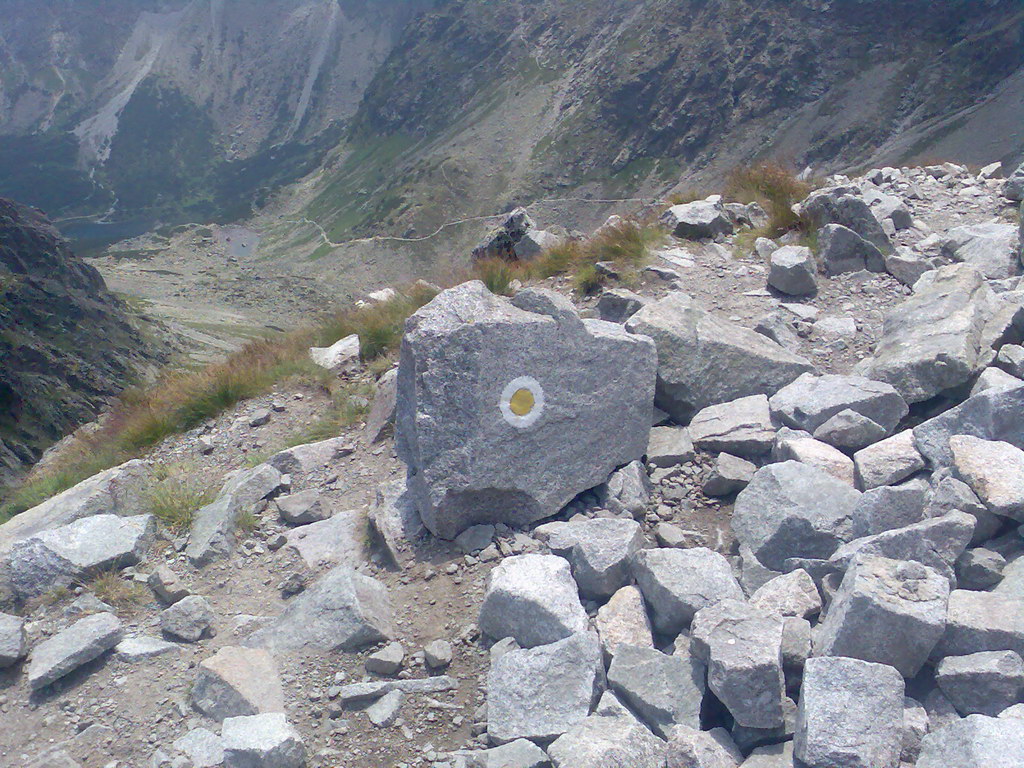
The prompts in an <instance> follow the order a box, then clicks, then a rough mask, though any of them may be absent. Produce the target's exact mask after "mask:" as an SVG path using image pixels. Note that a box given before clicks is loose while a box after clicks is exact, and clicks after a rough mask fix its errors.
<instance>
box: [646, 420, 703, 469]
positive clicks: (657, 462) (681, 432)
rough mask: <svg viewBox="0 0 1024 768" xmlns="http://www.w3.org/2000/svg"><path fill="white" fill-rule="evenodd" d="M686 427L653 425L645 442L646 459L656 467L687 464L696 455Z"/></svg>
mask: <svg viewBox="0 0 1024 768" xmlns="http://www.w3.org/2000/svg"><path fill="white" fill-rule="evenodd" d="M696 455H697V454H696V453H695V452H694V450H693V441H692V440H690V432H689V430H687V429H686V427H654V429H652V430H651V437H650V440H649V441H648V443H647V461H648V462H650V463H651V464H653V465H654V466H656V467H676V466H679V465H680V464H688V463H689V462H691V461H693V460H694V458H695V457H696Z"/></svg>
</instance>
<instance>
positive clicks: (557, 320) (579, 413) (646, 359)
mask: <svg viewBox="0 0 1024 768" xmlns="http://www.w3.org/2000/svg"><path fill="white" fill-rule="evenodd" d="M520 306H523V307H525V309H520ZM655 366H656V354H655V349H654V345H653V343H652V342H651V340H650V339H647V338H644V337H643V336H637V335H634V334H630V333H627V332H625V331H624V330H623V329H622V327H621V326H618V325H614V324H611V323H604V322H602V321H596V320H581V319H580V318H579V316H578V315H577V314H576V312H575V310H574V309H573V308H572V305H571V304H570V303H569V302H568V301H567V300H566V299H564V298H562V297H560V296H558V295H557V294H552V293H549V292H545V291H541V290H533V291H523V292H521V293H520V294H519V295H518V296H517V297H516V301H515V302H513V303H509V302H508V301H506V300H504V299H501V298H498V297H497V296H494V295H493V294H491V293H490V292H489V291H488V290H487V289H486V288H485V287H484V285H483V283H480V282H477V281H474V282H470V283H465V284H463V285H460V286H457V287H455V288H452V289H450V290H447V291H444V292H442V293H441V294H439V295H438V296H437V298H435V299H434V300H433V301H432V302H430V303H429V304H427V305H426V306H425V307H423V308H422V309H420V310H419V311H418V312H417V313H415V314H414V315H413V316H412V317H411V318H410V319H409V322H408V324H407V327H406V335H405V339H404V341H403V343H402V354H401V363H400V366H399V372H398V409H397V423H396V426H397V450H398V452H399V455H400V456H401V458H402V459H403V460H404V461H405V463H406V465H407V467H408V472H409V479H408V483H409V490H410V491H411V493H412V496H413V498H414V499H415V500H416V502H417V506H418V507H419V511H420V515H421V517H422V519H423V524H424V525H425V526H426V527H427V528H428V529H429V530H430V531H431V532H432V533H434V534H435V535H438V536H441V537H442V538H449V539H451V538H454V537H455V536H457V535H458V534H459V533H461V532H462V531H463V530H465V529H466V528H469V527H470V526H472V525H475V524H478V523H497V522H505V523H510V524H524V523H528V522H532V521H535V520H540V519H542V518H544V517H548V516H550V515H553V514H554V513H556V512H557V511H558V510H559V509H561V508H562V507H563V506H564V505H565V504H566V503H568V502H569V501H570V500H571V499H572V498H573V497H574V496H576V495H577V494H578V493H580V492H582V491H585V490H587V489H589V488H593V487H595V486H597V485H600V484H601V483H603V482H604V481H605V480H606V479H607V478H608V475H609V474H611V472H612V471H613V470H614V469H616V468H617V467H620V466H622V465H624V464H628V463H630V462H632V461H634V460H636V459H639V458H640V457H641V456H643V454H644V452H645V451H646V449H647V439H648V431H649V426H650V414H651V404H652V401H653V399H654V379H655ZM611 371H614V372H615V375H614V376H611V375H608V373H609V372H611Z"/></svg>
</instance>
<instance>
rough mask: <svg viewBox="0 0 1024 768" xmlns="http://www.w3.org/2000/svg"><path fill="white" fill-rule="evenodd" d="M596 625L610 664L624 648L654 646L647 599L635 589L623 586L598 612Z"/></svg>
mask: <svg viewBox="0 0 1024 768" xmlns="http://www.w3.org/2000/svg"><path fill="white" fill-rule="evenodd" d="M596 625H597V634H598V636H599V637H600V639H601V650H602V651H603V652H604V658H605V661H610V660H611V659H612V658H613V657H614V656H615V654H616V652H617V651H618V649H619V648H621V647H623V646H627V645H631V646H636V647H639V648H652V647H653V646H654V639H653V637H652V636H651V621H650V619H649V618H648V617H647V609H646V608H645V607H644V598H643V595H642V594H641V593H640V590H639V589H637V588H636V587H623V588H622V589H620V590H619V591H618V592H616V593H615V594H614V595H612V597H611V599H610V600H609V601H608V602H607V603H606V604H605V605H602V606H601V607H600V608H599V609H598V611H597V621H596Z"/></svg>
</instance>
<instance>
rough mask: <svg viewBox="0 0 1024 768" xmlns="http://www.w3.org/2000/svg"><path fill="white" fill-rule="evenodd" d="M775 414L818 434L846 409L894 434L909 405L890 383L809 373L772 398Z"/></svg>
mask: <svg viewBox="0 0 1024 768" xmlns="http://www.w3.org/2000/svg"><path fill="white" fill-rule="evenodd" d="M769 406H770V407H771V413H772V416H773V417H774V418H776V419H778V420H779V421H780V422H781V423H783V424H785V425H786V426H787V427H792V428H793V429H802V430H803V431H804V432H810V433H812V434H813V433H814V432H815V430H817V429H818V427H820V426H822V425H823V424H825V423H826V422H827V421H828V420H829V419H831V418H832V417H833V416H836V415H837V414H840V413H842V412H843V411H854V412H855V413H859V414H860V415H861V416H865V417H867V418H868V419H871V421H873V422H874V423H875V424H878V425H879V426H880V427H882V428H883V430H885V434H892V431H893V430H894V429H896V425H897V424H899V423H900V420H901V419H902V418H903V417H904V416H906V415H907V412H908V411H909V408H908V407H907V404H906V402H905V401H904V400H903V398H902V397H900V394H899V392H897V391H896V390H895V388H894V387H892V386H891V385H890V384H886V383H884V382H880V381H871V380H870V379H865V378H864V377H863V376H838V375H835V374H826V375H824V376H816V375H814V374H812V373H805V374H804V375H803V376H800V377H799V378H798V379H796V380H795V381H793V382H792V383H791V384H788V385H786V386H785V387H783V388H782V389H780V390H779V391H778V392H776V393H775V394H774V395H773V396H772V398H771V399H770V400H769Z"/></svg>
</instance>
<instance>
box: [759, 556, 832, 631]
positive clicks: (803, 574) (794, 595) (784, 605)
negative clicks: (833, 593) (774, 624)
mask: <svg viewBox="0 0 1024 768" xmlns="http://www.w3.org/2000/svg"><path fill="white" fill-rule="evenodd" d="M750 604H751V605H752V606H754V607H755V608H760V609H761V610H764V611H768V612H770V613H776V614H778V615H779V616H799V617H800V618H803V619H813V618H814V617H815V616H817V615H818V614H819V613H820V612H821V595H819V594H818V588H817V587H816V586H815V585H814V579H812V578H811V577H810V575H809V574H808V573H807V571H805V570H803V569H802V568H797V569H796V570H795V571H791V572H789V573H784V574H782V575H781V576H776V577H775V578H774V579H772V580H771V581H769V582H768V583H766V584H764V585H762V586H761V587H760V588H759V589H758V590H757V591H756V592H754V594H753V595H751V596H750Z"/></svg>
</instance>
